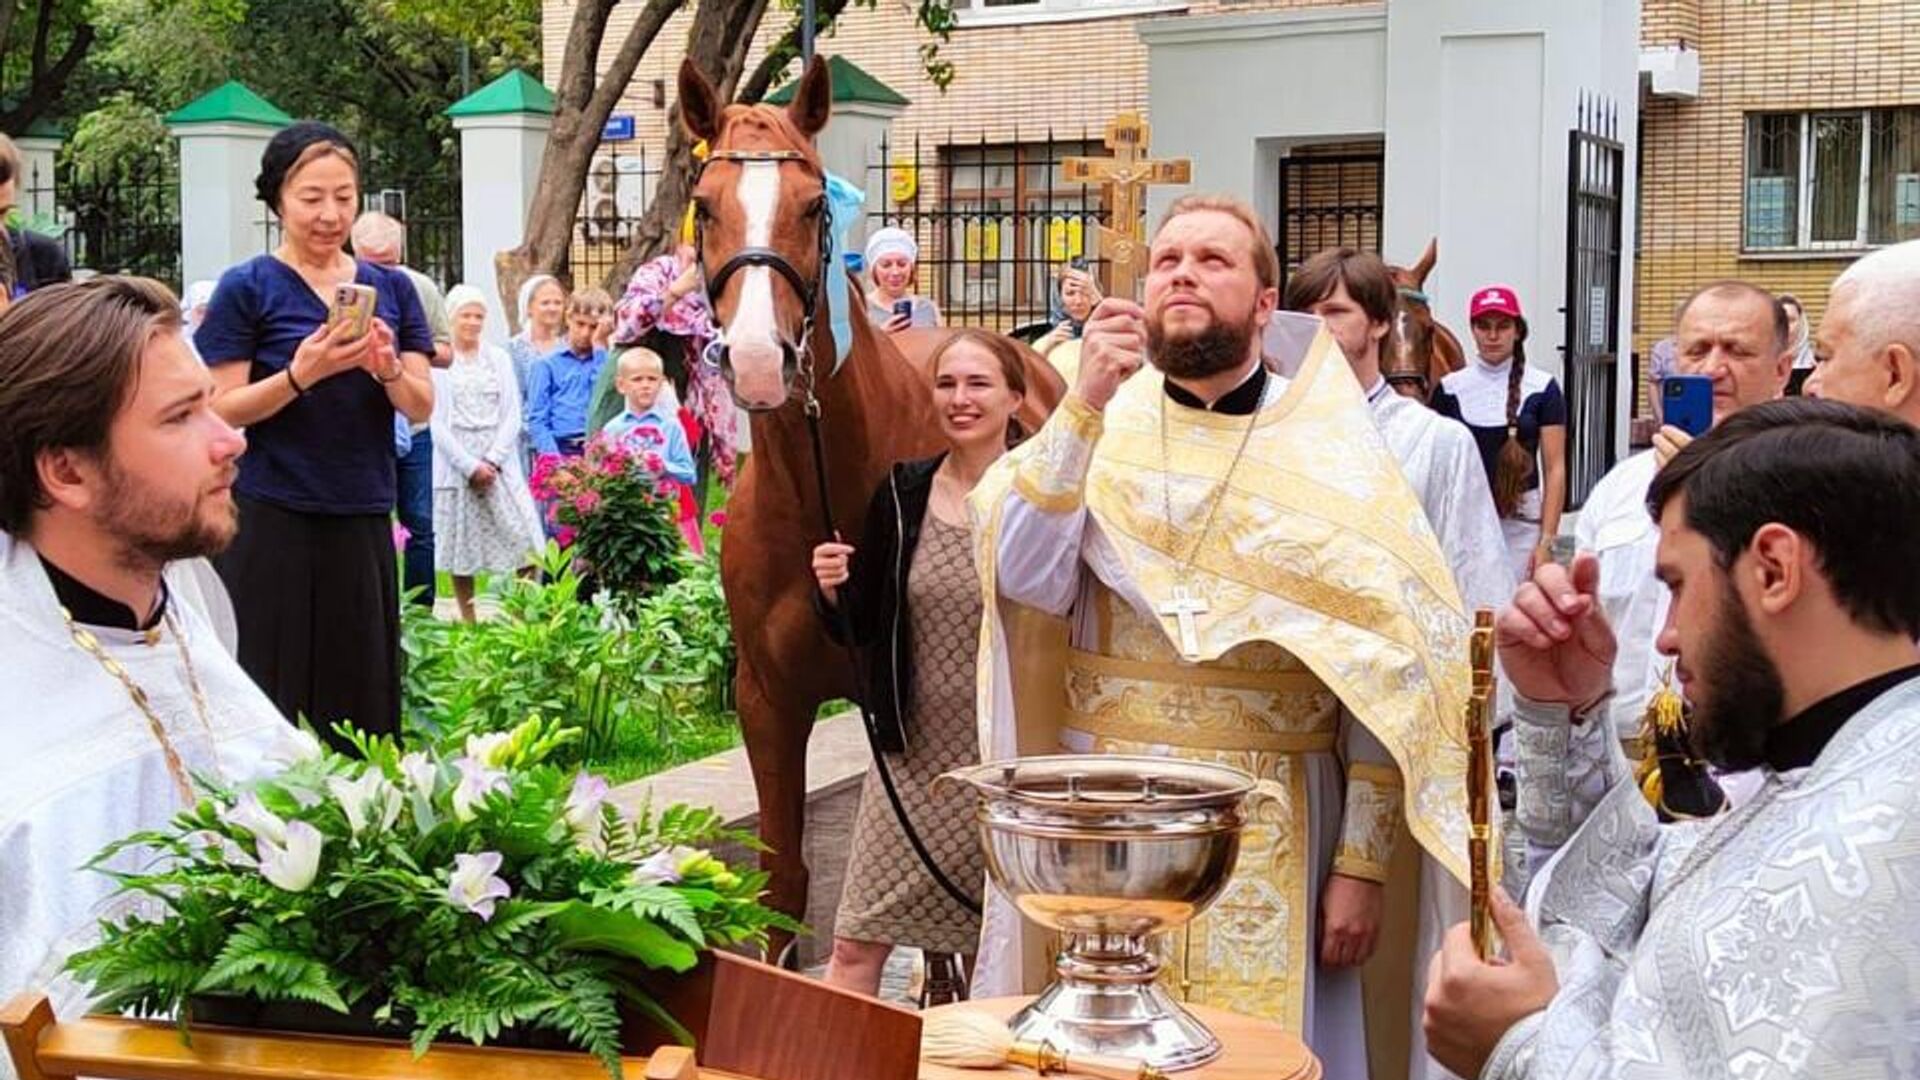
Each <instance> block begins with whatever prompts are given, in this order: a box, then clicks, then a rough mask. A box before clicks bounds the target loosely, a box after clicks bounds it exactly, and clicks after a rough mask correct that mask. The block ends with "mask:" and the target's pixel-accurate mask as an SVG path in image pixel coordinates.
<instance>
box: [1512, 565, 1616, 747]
mask: <svg viewBox="0 0 1920 1080" xmlns="http://www.w3.org/2000/svg"><path fill="white" fill-rule="evenodd" d="M1599 587H1600V562H1599V560H1597V559H1595V558H1594V557H1593V556H1592V555H1588V554H1582V555H1579V556H1577V557H1575V559H1574V560H1573V566H1572V567H1571V568H1570V569H1569V568H1567V567H1563V566H1561V565H1559V564H1558V563H1546V564H1544V565H1542V566H1540V567H1539V568H1537V569H1536V570H1534V572H1533V577H1532V578H1531V579H1529V580H1527V581H1523V582H1521V583H1520V588H1519V590H1518V591H1516V592H1515V593H1514V594H1513V603H1512V604H1511V605H1510V606H1509V607H1507V609H1506V610H1504V611H1502V612H1501V613H1500V619H1499V621H1498V622H1497V623H1496V624H1495V626H1494V641H1495V644H1496V646H1497V648H1498V649H1499V652H1500V664H1501V667H1502V668H1504V669H1505V671H1506V676H1507V680H1508V682H1509V683H1510V684H1511V685H1512V686H1513V690H1514V692H1515V693H1517V694H1519V695H1520V696H1521V697H1524V698H1527V699H1529V700H1531V701H1537V702H1540V703H1542V704H1551V705H1566V706H1568V707H1569V708H1570V709H1572V712H1573V715H1574V716H1575V717H1582V716H1585V715H1586V714H1587V713H1589V712H1590V711H1592V708H1593V706H1594V705H1595V704H1596V703H1598V702H1599V701H1600V699H1601V698H1603V697H1605V696H1606V695H1607V694H1608V693H1610V692H1611V690H1612V686H1613V658H1614V653H1615V652H1616V651H1617V646H1616V644H1615V642H1614V639H1613V628H1612V627H1611V626H1608V625H1607V617H1606V615H1605V614H1604V613H1603V612H1602V611H1601V609H1600V603H1599V599H1598V597H1597V595H1596V594H1597V592H1598V591H1599Z"/></svg>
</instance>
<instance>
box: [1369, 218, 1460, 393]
mask: <svg viewBox="0 0 1920 1080" xmlns="http://www.w3.org/2000/svg"><path fill="white" fill-rule="evenodd" d="M1439 256H1440V243H1439V241H1438V240H1428V241H1427V249H1426V250H1425V251H1423V252H1421V253H1420V261H1419V262H1416V263H1414V264H1413V265H1412V266H1410V267H1408V266H1388V267H1387V271H1388V272H1389V273H1390V274H1392V275H1393V284H1394V287H1395V289H1396V290H1397V291H1398V293H1399V299H1398V300H1397V302H1396V303H1395V305H1394V312H1393V332H1392V333H1391V334H1390V335H1388V337H1387V341H1386V343H1385V346H1384V347H1383V348H1382V349H1381V354H1380V366H1381V371H1382V374H1384V375H1385V376H1386V378H1387V381H1388V382H1389V383H1391V384H1392V385H1393V388H1394V389H1395V390H1396V391H1398V392H1399V393H1401V394H1405V395H1406V396H1407V397H1411V398H1414V399H1416V400H1418V401H1421V402H1425V401H1426V400H1427V399H1428V398H1430V397H1432V396H1433V391H1434V388H1435V387H1438V386H1439V385H1440V380H1441V379H1443V378H1445V377H1446V376H1447V374H1448V373H1450V372H1454V371H1459V370H1460V369H1461V368H1463V367H1465V366H1466V364H1467V355H1466V353H1465V352H1464V351H1462V350H1461V348H1460V340H1459V339H1458V338H1456V337H1454V336H1453V331H1451V330H1448V329H1447V328H1446V327H1445V326H1443V325H1441V324H1440V323H1438V322H1435V321H1434V318H1433V309H1432V308H1431V306H1430V305H1429V304H1428V303H1427V294H1426V293H1425V292H1423V291H1422V289H1424V288H1425V286H1426V283H1427V275H1428V274H1430V273H1432V272H1433V264H1434V263H1435V262H1436V261H1438V260H1439Z"/></svg>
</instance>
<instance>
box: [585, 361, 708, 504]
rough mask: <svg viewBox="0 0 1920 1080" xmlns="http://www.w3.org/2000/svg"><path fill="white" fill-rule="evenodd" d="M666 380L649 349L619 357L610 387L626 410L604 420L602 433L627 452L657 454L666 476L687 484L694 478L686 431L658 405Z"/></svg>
mask: <svg viewBox="0 0 1920 1080" xmlns="http://www.w3.org/2000/svg"><path fill="white" fill-rule="evenodd" d="M666 378H667V375H666V365H665V363H664V362H662V361H661V359H660V354H659V353H656V352H654V351H653V350H652V349H643V348H637V347H636V348H632V349H628V350H627V351H626V352H624V353H622V354H620V366H619V367H618V368H616V369H615V370H614V377H613V385H614V388H615V389H617V390H618V391H620V395H621V396H622V397H624V398H626V400H627V407H626V409H625V410H623V411H622V412H621V413H620V415H618V416H616V417H614V418H613V419H611V420H609V421H607V426H606V427H604V428H602V429H601V432H602V434H604V435H606V436H607V438H609V439H612V440H616V441H618V442H620V443H621V444H622V445H624V446H626V447H627V449H629V450H633V451H636V452H645V451H648V450H652V451H654V452H655V453H658V454H659V455H660V458H661V460H662V461H664V462H665V463H666V468H665V470H664V472H665V474H666V475H667V476H668V477H671V478H672V479H674V480H677V481H679V482H680V483H682V484H689V485H690V484H692V483H693V476H694V471H693V448H692V447H691V446H690V445H688V443H687V431H686V428H684V427H682V426H681V424H680V418H679V417H678V416H675V415H673V414H672V413H670V412H668V411H667V410H666V409H665V408H664V407H662V406H661V405H660V403H659V402H660V387H661V386H662V385H663V384H664V383H665V382H666Z"/></svg>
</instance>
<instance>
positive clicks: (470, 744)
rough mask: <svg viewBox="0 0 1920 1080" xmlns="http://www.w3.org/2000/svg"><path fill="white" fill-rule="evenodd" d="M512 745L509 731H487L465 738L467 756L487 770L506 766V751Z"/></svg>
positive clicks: (511, 735)
mask: <svg viewBox="0 0 1920 1080" xmlns="http://www.w3.org/2000/svg"><path fill="white" fill-rule="evenodd" d="M512 743H513V733H512V732H510V731H488V732H483V733H481V734H477V735H469V736H467V756H468V757H470V758H472V759H474V760H475V761H478V762H480V763H482V764H484V765H486V766H487V767H489V768H494V769H497V768H499V767H500V766H501V765H504V764H506V760H507V751H508V750H509V749H510V748H511V746H512Z"/></svg>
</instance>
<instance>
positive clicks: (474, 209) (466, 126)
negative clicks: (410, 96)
mask: <svg viewBox="0 0 1920 1080" xmlns="http://www.w3.org/2000/svg"><path fill="white" fill-rule="evenodd" d="M551 124H552V121H551V120H550V119H548V118H547V117H544V116H530V115H519V114H514V115H507V116H476V117H464V118H461V119H458V120H456V121H454V127H456V128H458V129H459V131H460V199H461V213H460V218H461V222H460V230H461V244H460V249H461V258H462V262H463V264H464V265H465V267H466V275H467V284H469V285H472V286H473V287H475V288H477V289H479V290H480V292H481V295H483V296H485V297H486V298H487V331H486V340H488V341H491V342H493V343H494V344H496V345H505V344H506V341H507V337H508V334H507V329H508V324H507V316H506V307H505V305H503V304H502V303H501V300H500V287H499V282H498V279H497V277H496V276H495V275H494V270H493V260H494V257H495V256H497V255H498V254H500V253H501V252H503V251H509V250H512V249H513V248H515V247H517V246H519V244H520V239H521V234H522V232H524V230H525V227H526V218H527V207H528V206H530V205H532V204H533V192H534V186H535V185H536V184H537V183H538V182H539V179H540V155H541V153H542V152H543V151H544V150H545V148H546V144H547V130H548V128H549V127H550V126H551Z"/></svg>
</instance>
